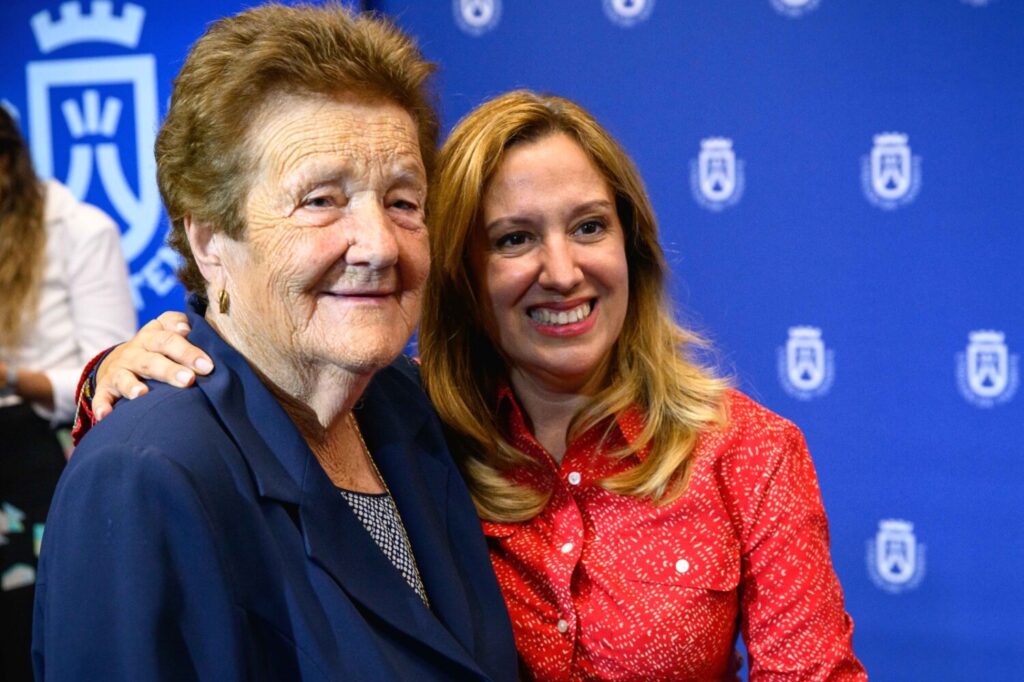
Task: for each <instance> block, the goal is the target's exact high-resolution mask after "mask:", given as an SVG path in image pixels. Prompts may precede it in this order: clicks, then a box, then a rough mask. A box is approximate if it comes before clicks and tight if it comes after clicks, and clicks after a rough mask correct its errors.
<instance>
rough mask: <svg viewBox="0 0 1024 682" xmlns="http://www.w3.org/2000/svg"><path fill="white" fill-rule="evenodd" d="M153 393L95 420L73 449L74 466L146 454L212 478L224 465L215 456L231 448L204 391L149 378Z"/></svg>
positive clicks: (153, 458)
mask: <svg viewBox="0 0 1024 682" xmlns="http://www.w3.org/2000/svg"><path fill="white" fill-rule="evenodd" d="M149 389H150V390H149V392H148V393H147V394H145V395H143V396H140V397H139V398H136V399H135V400H130V401H122V402H121V404H118V406H117V407H116V408H115V409H114V411H113V412H111V414H110V415H109V416H108V417H107V418H106V419H104V420H103V421H102V422H100V423H99V424H97V425H95V426H94V427H93V428H92V429H91V430H90V431H89V433H87V434H86V436H85V437H84V438H83V439H82V442H81V443H80V444H79V445H78V447H76V448H75V451H74V456H73V457H72V458H71V465H69V467H70V466H72V465H73V466H82V465H85V464H87V463H89V464H90V466H96V465H97V463H98V462H97V461H95V460H100V459H103V458H111V457H116V458H119V459H120V458H125V457H127V458H128V459H129V460H130V462H131V464H132V465H133V466H134V465H135V464H137V463H140V462H137V461H136V460H135V456H137V455H139V454H140V453H147V456H146V458H144V459H145V460H146V461H148V462H150V463H155V462H156V461H157V460H160V459H163V460H166V462H167V463H169V464H170V463H173V464H176V465H177V466H180V467H183V468H184V469H185V470H187V471H191V472H194V473H196V474H198V479H199V480H212V478H213V477H214V476H213V474H214V472H216V471H219V470H220V469H221V466H220V463H219V461H220V458H218V457H217V456H216V455H217V453H218V452H223V451H225V450H226V449H228V448H230V447H233V444H232V441H231V440H230V438H229V437H228V435H227V434H226V433H225V431H224V429H223V427H222V426H221V424H220V422H219V421H218V419H217V417H216V415H215V413H214V412H213V409H212V407H211V406H210V404H209V402H208V401H207V399H206V397H205V395H204V394H203V392H202V391H200V390H199V389H197V388H195V387H192V388H187V389H176V388H173V387H170V386H167V385H165V384H158V383H155V382H154V383H151V384H150V385H149Z"/></svg>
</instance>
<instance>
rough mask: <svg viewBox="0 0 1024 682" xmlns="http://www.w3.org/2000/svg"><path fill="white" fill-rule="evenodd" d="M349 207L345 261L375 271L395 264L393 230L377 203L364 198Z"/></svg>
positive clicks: (395, 253) (396, 257)
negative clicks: (347, 242)
mask: <svg viewBox="0 0 1024 682" xmlns="http://www.w3.org/2000/svg"><path fill="white" fill-rule="evenodd" d="M350 206H351V211H352V212H351V215H350V221H349V225H348V227H347V233H348V234H347V236H348V239H349V247H348V251H346V253H345V262H347V263H348V264H349V265H364V266H368V267H370V268H373V269H375V270H381V269H384V268H388V267H391V266H393V265H394V264H395V263H396V262H397V261H398V240H397V239H396V238H395V229H396V228H395V225H394V224H393V223H392V222H391V220H390V219H389V218H388V216H387V213H386V212H385V210H384V207H383V206H382V205H381V203H380V201H378V200H377V199H376V197H373V198H371V197H365V198H360V199H359V200H353V201H352V204H350Z"/></svg>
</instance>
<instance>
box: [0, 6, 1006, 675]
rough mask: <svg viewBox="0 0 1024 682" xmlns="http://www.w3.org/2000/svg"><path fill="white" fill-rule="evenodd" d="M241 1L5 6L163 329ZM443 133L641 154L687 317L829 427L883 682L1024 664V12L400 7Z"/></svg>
mask: <svg viewBox="0 0 1024 682" xmlns="http://www.w3.org/2000/svg"><path fill="white" fill-rule="evenodd" d="M244 4H248V3H243V2H240V1H238V0H202V2H199V1H197V0H179V1H178V2H175V3H165V2H156V0H135V2H132V3H125V2H117V3H113V4H112V3H110V2H101V1H94V2H92V3H91V4H89V3H88V2H86V3H84V4H83V6H80V5H79V4H78V3H76V2H68V3H64V4H60V3H59V2H43V1H41V0H32V1H26V2H18V3H13V4H12V3H4V4H3V5H2V6H0V27H2V28H0V32H2V33H0V35H2V37H3V40H2V41H0V63H2V64H3V65H4V68H3V69H2V70H0V98H2V99H3V100H4V104H5V105H6V106H9V107H11V108H13V109H14V110H15V111H17V112H18V114H19V115H20V118H21V121H22V124H23V127H24V129H25V130H26V133H27V136H28V137H29V139H30V142H31V144H32V146H33V153H34V156H35V158H36V164H37V167H38V169H39V170H40V172H41V173H42V174H44V175H53V176H55V177H57V178H59V179H62V180H64V181H65V182H67V183H68V184H69V185H70V186H72V188H73V190H74V191H75V192H76V193H77V194H79V196H83V197H85V198H86V199H88V200H89V201H91V202H93V203H96V204H98V205H100V206H102V207H104V208H105V209H106V210H108V212H110V213H111V215H113V216H115V217H116V218H117V220H118V221H119V222H120V223H121V224H122V227H123V230H124V250H125V256H126V258H127V259H128V261H129V264H130V267H131V271H132V284H133V288H134V292H135V296H136V302H137V304H138V305H139V307H140V316H141V319H148V318H149V317H152V316H153V315H155V314H157V313H158V312H160V311H162V310H164V309H167V308H180V307H181V305H182V292H181V288H180V286H178V285H177V284H176V283H175V281H174V279H173V272H172V271H173V267H174V262H175V258H174V256H173V254H172V253H170V252H169V250H168V249H167V248H166V247H165V246H163V237H164V234H165V231H166V218H165V217H164V216H163V214H162V211H161V209H160V206H159V200H158V197H157V194H156V187H155V180H154V177H153V161H152V141H153V137H154V133H155V130H156V127H157V126H158V124H159V120H160V117H161V116H162V114H163V111H164V107H165V102H166V100H167V98H168V96H169V93H170V83H171V79H172V78H173V76H174V74H175V73H176V72H177V70H178V68H179V67H180V65H181V63H182V60H183V58H184V55H185V53H186V51H187V48H188V46H189V45H190V44H191V43H192V42H193V41H194V40H195V39H196V38H197V37H198V36H199V35H200V34H201V32H202V30H203V28H204V27H205V25H206V24H207V23H208V22H209V21H211V20H213V19H215V18H217V17H220V16H223V15H225V14H229V13H233V12H235V11H237V10H238V9H240V8H241V7H242V6H244ZM363 4H364V5H372V6H373V8H376V9H379V10H381V11H383V12H386V13H388V14H390V15H392V16H394V17H395V19H396V21H397V22H398V23H399V24H400V25H401V26H403V27H405V28H406V29H408V30H409V31H411V32H412V33H413V34H415V35H416V36H418V38H419V40H420V43H421V45H422V47H423V49H424V50H425V52H426V53H427V55H428V56H430V57H431V58H433V59H435V60H437V61H439V62H440V63H441V64H442V71H441V74H440V79H439V85H440V94H441V101H442V109H443V113H444V121H445V123H446V127H450V126H451V124H453V123H454V122H455V121H456V120H457V119H458V118H459V117H460V116H462V115H463V114H465V113H466V112H467V111H468V110H469V109H470V108H472V107H473V106H474V105H475V104H477V103H479V102H480V101H482V100H483V99H485V98H486V97H489V96H491V95H495V94H497V93H500V92H502V91H504V90H508V89H510V88H513V87H528V88H532V89H538V90H543V91H550V92H553V93H557V94H561V95H565V96H568V97H570V98H573V99H575V100H577V101H579V102H581V103H582V104H583V105H584V106H586V107H587V108H589V109H590V110H591V111H593V112H594V113H595V114H596V116H597V117H598V118H599V119H600V120H601V121H602V122H604V123H605V124H606V125H607V126H608V128H610V129H611V130H612V131H613V132H614V133H615V134H616V136H617V137H618V138H619V139H620V140H621V141H622V142H623V144H624V145H625V146H626V148H627V149H629V151H630V152H631V153H632V155H633V156H634V158H635V159H636V161H637V163H638V165H639V167H640V169H641V171H642V173H643V175H644V177H645V178H646V181H647V185H648V189H649V191H650V194H651V196H652V198H653V200H654V205H655V207H656V209H657V211H658V214H659V218H660V221H661V228H662V235H663V241H664V243H665V246H666V249H667V251H668V254H669V257H670V259H671V262H672V265H673V268H674V280H673V293H674V296H675V300H676V302H677V304H678V307H679V313H680V315H681V317H682V318H683V319H684V320H686V321H688V322H689V323H690V324H691V325H692V326H695V327H696V328H698V329H699V330H702V331H703V332H705V333H706V334H707V335H709V336H710V337H711V338H712V339H713V341H714V342H715V344H716V346H717V348H718V349H719V352H720V360H721V362H722V365H723V367H724V369H725V370H726V371H727V372H730V373H732V374H733V375H734V376H735V377H736V378H737V382H738V384H739V385H740V387H741V388H743V389H744V390H746V391H747V392H749V393H751V394H752V395H753V396H754V397H755V398H757V399H759V400H761V401H762V402H764V403H765V404H767V405H768V406H769V407H771V408H773V409H774V410H776V411H778V412H780V413H782V414H783V415H785V416H787V417H790V418H791V419H793V420H794V421H796V422H797V423H798V424H799V425H800V426H801V427H802V428H803V429H804V431H805V433H806V435H807V438H808V441H809V443H810V446H811V450H812V453H813V455H814V457H815V461H816V464H817V468H818V475H819V477H820V479H821V484H822V492H823V494H824V497H825V503H826V507H827V509H828V511H829V515H830V519H831V526H832V552H833V557H834V560H835V563H836V568H837V571H838V573H839V575H840V578H841V579H842V582H843V585H844V588H845V591H846V598H847V605H848V609H849V611H850V613H851V614H852V615H853V618H854V620H855V622H856V630H855V637H854V642H855V646H856V649H857V651H858V654H859V655H860V656H861V657H862V659H863V660H864V662H865V664H866V666H867V667H868V670H869V672H870V674H871V677H872V679H875V680H909V679H914V680H919V679H921V680H923V679H932V680H975V679H983V678H984V679H994V678H1013V677H1015V674H1016V671H1017V669H1018V668H1019V667H1020V665H1021V661H1022V660H1024V615H1022V614H1024V594H1022V588H1021V583H1020V582H1019V580H1018V577H1019V574H1020V572H1021V571H1022V570H1024V549H1022V543H1021V541H1020V539H1019V534H1020V532H1021V531H1022V530H1024V524H1022V522H1021V514H1022V512H1024V463H1022V462H1024V445H1022V436H1024V396H1021V395H1018V386H1019V370H1020V368H1019V355H1020V353H1021V351H1022V349H1024V296H1022V295H1021V291H1020V290H1021V287H1020V284H1019V280H1020V271H1021V262H1022V260H1024V236H1022V231H1021V216H1022V215H1024V192H1022V191H1021V190H1020V189H1019V187H1018V183H1020V182H1021V181H1022V180H1024V173H1022V171H1021V168H1022V166H1021V154H1022V152H1024V123H1022V116H1024V88H1022V84H1024V3H1021V2H1019V0H903V1H901V2H893V1H892V0H859V1H858V2H850V1H849V0H847V1H840V0H745V1H744V2H742V3H738V2H729V3H727V2H720V1H718V0H575V1H573V2H568V1H562V2H552V1H551V0H429V1H428V0H420V1H413V0H404V1H403V0H380V1H377V2H370V3H366V2H364V3H363Z"/></svg>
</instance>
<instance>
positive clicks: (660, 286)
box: [419, 90, 727, 522]
mask: <svg viewBox="0 0 1024 682" xmlns="http://www.w3.org/2000/svg"><path fill="white" fill-rule="evenodd" d="M556 133H564V134H566V135H569V136H570V137H572V138H573V139H574V140H575V141H576V142H578V143H579V145H580V146H581V147H582V148H583V150H584V151H585V152H586V153H587V155H588V156H589V157H590V159H591V160H592V161H593V162H594V164H595V166H596V167H597V168H598V169H599V170H600V172H601V174H602V175H603V176H604V177H605V179H606V180H607V181H608V183H609V185H610V186H611V188H612V190H613V192H614V194H615V200H616V210H617V212H618V214H619V218H620V220H621V222H622V225H623V229H624V230H625V231H626V261H627V263H628V264H629V303H628V309H627V312H626V320H625V324H623V328H622V333H621V335H620V336H619V338H618V340H617V341H616V343H615V345H614V347H613V349H612V351H611V357H610V358H609V366H610V367H609V375H608V376H609V380H608V382H607V386H606V387H605V388H604V389H603V390H601V391H600V392H599V393H598V394H597V395H595V396H594V397H593V399H592V400H590V401H589V402H588V404H587V405H586V406H585V407H584V408H583V409H582V410H581V411H580V412H579V413H578V414H577V415H576V416H575V417H574V419H573V420H572V423H571V424H570V427H569V438H570V439H572V438H575V437H576V436H578V435H580V434H582V433H583V432H585V431H586V430H588V429H590V428H592V427H594V426H595V425H599V424H604V425H605V428H606V431H605V434H606V435H607V433H608V431H609V430H610V429H611V428H612V427H613V425H614V422H613V420H612V419H609V418H610V417H613V416H615V415H618V414H620V413H622V412H623V411H624V410H626V409H627V408H629V407H630V406H633V405H636V406H639V407H640V408H641V410H642V411H643V413H644V415H645V418H646V419H645V422H644V427H643V430H642V431H641V433H640V435H639V437H638V438H636V439H635V441H634V442H633V443H632V444H631V445H629V446H627V447H626V448H624V449H622V450H620V451H616V452H613V453H611V454H610V456H612V457H619V458H624V457H628V456H630V455H632V454H635V453H637V452H640V451H641V450H644V449H645V448H648V447H649V448H650V450H649V452H648V454H647V456H646V457H645V458H644V459H643V460H642V462H640V463H638V464H636V465H635V466H633V467H630V468H629V469H627V470H626V471H624V472H622V473H619V474H617V475H615V476H612V477H610V478H607V479H605V480H603V481H601V485H602V486H604V488H606V489H607V490H610V491H613V492H616V493H619V494H623V495H631V496H636V497H645V498H649V499H650V500H651V501H652V502H653V503H655V504H664V503H668V502H670V501H672V500H675V499H677V498H678V497H679V496H680V495H682V493H683V492H684V491H685V488H686V484H687V482H688V479H689V474H690V471H691V468H692V463H693V457H692V454H693V452H694V448H695V445H696V443H697V439H698V436H699V434H700V432H701V431H702V430H704V429H706V428H709V427H711V426H712V425H714V424H722V423H724V421H725V408H724V401H723V392H724V389H725V388H726V386H727V382H726V381H725V380H723V379H719V378H716V377H715V376H714V374H713V373H712V372H711V371H710V370H708V369H707V368H705V367H703V366H701V365H700V364H699V363H698V362H696V361H695V360H694V359H693V358H692V357H691V350H692V349H693V347H694V346H702V345H704V342H703V341H702V340H701V339H700V338H699V337H698V336H697V335H696V334H694V333H692V332H689V331H687V330H685V329H683V328H682V327H680V326H679V325H678V324H677V323H676V322H675V320H674V318H673V314H672V310H671V306H670V304H669V300H668V297H667V294H666V291H665V279H666V276H667V273H668V266H667V264H666V262H665V257H664V255H663V253H662V251H661V246H660V244H659V242H658V234H657V225H656V223H655V218H654V212H653V209H652V208H651V204H650V200H649V199H648V197H647V193H646V191H645V190H644V187H643V182H642V181H641V179H640V175H639V173H638V172H637V170H636V167H635V166H634V165H633V162H632V161H631V160H630V158H629V156H628V155H627V154H626V153H625V151H624V150H623V149H622V148H621V147H620V146H619V144H618V143H617V142H616V141H615V140H614V139H613V138H612V136H611V135H610V134H609V133H608V132H607V131H606V130H604V128H602V127H601V126H600V124H598V123H597V121H596V120H594V118H593V117H592V116H590V114H588V113H587V112H586V111H584V110H583V109H582V108H581V107H579V106H578V105H576V104H574V103H573V102H571V101H569V100H566V99H563V98H561V97H553V96H543V95H538V94H535V93H532V92H528V91H523V90H520V91H515V92H510V93H507V94H505V95H502V96H500V97H497V98H495V99H492V100H490V101H489V102H486V103H485V104H483V105H482V106H480V107H479V108H477V109H476V110H474V111H473V112H471V113H470V114H469V115H467V116H466V117H465V118H464V119H463V120H462V121H461V122H459V124H458V125H456V127H455V129H454V130H453V131H452V134H451V135H450V136H449V138H448V141H447V142H446V143H445V145H444V147H443V148H442V149H441V152H440V154H439V156H438V162H437V170H436V172H435V174H434V178H433V184H432V188H431V192H430V197H431V198H430V203H429V209H428V220H429V223H430V251H431V258H432V262H431V271H430V279H429V282H428V286H427V288H426V293H425V296H424V310H423V317H422V320H421V322H420V333H419V352H420V354H421V356H422V359H423V379H424V385H425V387H426V389H427V392H428V393H429V394H430V397H431V399H432V400H433V402H434V405H435V406H436V407H437V410H438V412H439V413H440V415H441V418H442V419H443V420H444V422H445V423H446V425H447V426H448V429H449V435H450V442H451V444H452V449H453V453H454V454H455V456H456V459H457V461H458V462H459V465H460V467H461V469H462V471H463V474H464V476H465V479H466V482H467V484H468V485H469V490H470V493H471V495H472V497H473V500H474V502H475V504H476V507H477V511H478V513H479V514H480V516H481V518H483V519H486V520H491V521H500V522H515V521H523V520H526V519H529V518H532V517H533V516H535V515H536V514H537V513H539V512H540V510H541V509H543V507H544V505H545V504H547V501H548V498H549V497H550V494H551V491H549V490H538V489H535V488H532V487H529V486H525V485H522V484H518V483H516V482H514V481H513V480H512V479H513V477H512V476H510V475H509V474H510V473H511V472H512V471H514V470H515V469H517V468H519V467H527V466H536V464H535V463H534V462H533V460H532V459H531V458H530V457H529V456H527V455H526V454H525V453H523V452H521V451H520V450H518V449H516V448H515V447H514V446H513V445H512V444H511V442H509V440H508V439H507V438H506V437H505V435H504V434H503V433H502V429H501V427H500V425H499V424H498V423H497V422H496V419H495V414H494V411H495V407H496V394H497V391H498V388H499V386H501V385H502V384H503V383H505V382H506V381H507V376H508V375H507V370H506V366H505V362H504V360H503V358H502V356H501V354H500V352H499V351H498V349H497V348H496V347H495V344H494V343H493V340H492V339H491V338H490V337H489V335H488V334H487V332H486V327H485V323H484V315H483V311H484V306H485V305H486V303H485V302H484V301H482V300H480V298H478V296H477V293H476V286H474V284H475V282H474V277H473V273H472V270H471V265H470V262H471V261H470V253H469V249H470V243H471V238H472V235H473V232H474V231H475V230H479V229H481V220H482V203H483V197H484V193H485V191H486V188H487V183H488V182H489V181H490V179H491V178H492V177H493V175H494V173H495V172H496V170H497V168H498V166H499V165H500V164H501V162H502V159H503V158H504V155H505V154H506V153H507V152H508V150H509V148H511V147H513V146H514V145H518V144H526V143H530V142H533V141H536V140H539V139H542V138H544V137H546V136H548V135H552V134H556Z"/></svg>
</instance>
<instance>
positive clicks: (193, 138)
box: [156, 4, 438, 296]
mask: <svg viewBox="0 0 1024 682" xmlns="http://www.w3.org/2000/svg"><path fill="white" fill-rule="evenodd" d="M434 68H435V67H434V65H433V64H431V63H430V62H428V61H426V60H425V59H424V57H423V55H422V54H421V53H420V51H419V48H418V47H417V46H416V44H415V42H414V41H413V40H412V38H410V37H409V36H407V35H405V34H404V33H402V32H401V31H400V30H399V29H398V28H396V27H395V26H394V25H393V24H391V23H390V22H388V21H387V20H385V19H383V18H380V17H378V16H376V15H371V14H354V13H353V12H352V11H350V10H348V9H346V8H344V7H342V6H341V5H337V4H327V5H323V6H313V5H295V6H285V5H280V4H266V5H262V6H260V7H257V8H254V9H250V10H246V11H244V12H241V13H240V14H237V15H235V16H233V17H228V18H224V19H220V20H218V21H216V22H214V23H213V24H212V25H211V26H210V27H209V29H207V31H206V33H205V34H203V36H202V37H201V38H200V39H199V40H198V41H197V42H196V44H195V45H193V46H192V49H191V51H190V52H189V55H188V58H187V59H186V60H185V65H184V66H183V67H182V69H181V72H180V73H179V74H178V77H177V78H176V79H175V80H174V91H173V93H172V95H171V103H170V108H169V110H168V112H167V118H166V119H165V120H164V123H163V126H162V127H161V128H160V134H159V135H158V137H157V141H156V162H157V181H158V183H159V185H160V194H161V196H162V197H163V201H164V205H165V206H166V208H167V213H168V215H169V217H170V220H171V234H170V236H169V237H168V242H169V243H170V245H171V246H172V247H174V249H175V250H176V251H177V252H178V253H180V254H181V256H182V257H183V259H184V262H183V264H182V266H181V268H179V270H178V278H179V279H180V280H181V282H182V284H184V285H185V288H186V289H188V290H189V291H191V292H195V293H197V294H200V295H201V296H205V290H206V287H205V281H204V279H203V277H202V275H201V274H200V272H199V268H198V267H197V265H196V262H195V258H194V257H193V255H192V250H191V248H190V247H189V244H188V238H187V237H186V235H185V228H184V219H185V217H186V216H192V217H193V218H194V219H196V220H200V221H203V222H207V223H209V224H210V225H212V227H213V229H214V230H215V231H217V232H224V233H226V234H227V235H228V236H230V237H232V238H239V237H241V236H242V234H243V233H244V231H245V222H244V215H243V206H244V201H245V198H246V195H247V193H248V190H249V184H250V182H251V169H252V168H253V166H254V165H255V163H254V159H253V155H252V153H251V152H250V151H249V150H247V148H246V141H247V140H248V139H249V137H250V135H249V133H250V127H251V126H252V124H253V121H254V119H255V118H256V117H257V115H258V114H259V113H260V110H261V107H262V106H263V105H264V104H265V103H266V102H267V101H268V100H269V99H270V98H271V97H272V96H275V95H281V94H289V95H298V96H303V95H307V94H309V95H327V96H331V97H344V96H346V95H353V96H355V97H359V98H380V99H384V100H387V101H391V102H394V103H396V104H398V105H399V106H401V107H402V108H404V109H405V110H406V111H407V112H409V114H410V115H411V116H412V118H413V120H414V121H415V122H416V126H417V129H418V135H419V144H420V153H421V155H422V156H423V162H424V165H425V166H426V169H427V173H428V174H429V173H430V171H431V168H432V166H433V161H434V156H435V153H436V148H437V138H438V120H437V113H436V111H435V108H434V99H433V96H432V94H431V92H430V85H429V81H430V76H431V74H432V73H433V72H434Z"/></svg>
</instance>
